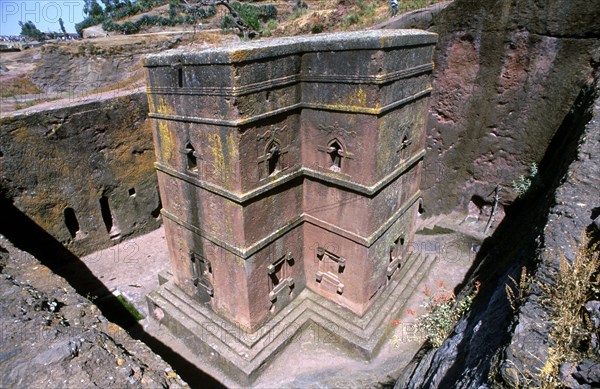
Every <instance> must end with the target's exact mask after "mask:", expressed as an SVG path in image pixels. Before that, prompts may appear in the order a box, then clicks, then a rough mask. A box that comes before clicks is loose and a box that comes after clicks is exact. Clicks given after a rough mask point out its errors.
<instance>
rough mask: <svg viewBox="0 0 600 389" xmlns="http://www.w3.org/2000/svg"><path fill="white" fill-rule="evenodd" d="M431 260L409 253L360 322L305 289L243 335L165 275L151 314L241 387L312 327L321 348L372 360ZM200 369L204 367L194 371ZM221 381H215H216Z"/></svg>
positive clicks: (150, 297) (152, 296)
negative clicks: (328, 345) (335, 348)
mask: <svg viewBox="0 0 600 389" xmlns="http://www.w3.org/2000/svg"><path fill="white" fill-rule="evenodd" d="M436 259H437V258H436V257H433V256H421V255H416V254H413V257H411V258H409V260H408V261H407V262H406V263H407V264H410V266H408V265H407V266H405V267H403V268H401V269H400V271H399V272H398V273H399V274H398V275H397V276H395V277H393V279H392V280H391V281H390V285H388V286H387V287H386V289H385V290H384V292H383V294H382V295H381V296H380V297H379V298H378V299H377V301H376V302H375V303H374V304H373V305H372V306H371V307H370V308H369V309H368V310H367V312H366V313H365V314H364V315H363V316H362V317H359V316H357V315H356V314H354V313H352V312H351V311H349V310H347V309H345V308H342V307H340V306H338V305H337V304H335V303H333V302H331V301H329V300H327V299H325V298H323V297H321V296H319V295H317V294H316V293H314V292H312V291H311V290H309V289H304V290H303V291H302V292H301V293H300V295H299V296H298V297H297V298H295V299H294V300H293V301H292V302H291V303H290V304H289V305H287V306H286V307H285V308H284V309H282V310H281V311H280V312H279V313H278V314H277V315H276V316H275V317H273V318H272V319H271V320H269V321H268V322H266V323H265V324H264V325H263V326H262V327H261V328H259V329H258V330H257V331H255V332H254V333H247V332H245V331H244V330H243V329H242V328H241V327H240V326H238V325H235V324H233V323H231V322H229V321H227V320H226V319H224V318H222V317H221V316H219V315H218V314H217V313H215V312H214V311H213V310H212V309H211V307H210V305H209V304H203V303H200V302H198V301H196V300H195V299H193V298H191V297H190V296H189V295H187V294H185V293H184V292H183V291H182V290H181V289H179V288H178V287H177V286H176V285H175V283H174V281H173V279H172V275H170V274H169V273H164V274H161V275H159V281H160V283H161V286H160V287H159V289H158V290H156V291H154V292H152V293H151V294H149V295H148V297H147V298H148V304H149V308H150V312H152V313H153V314H154V318H155V319H157V320H159V322H160V324H161V325H164V326H166V328H168V329H169V330H170V331H171V332H172V333H173V334H174V335H175V336H177V337H178V338H180V339H182V340H183V341H184V343H185V344H186V346H187V347H188V348H189V349H190V350H191V351H192V352H194V353H195V354H197V355H202V356H205V358H203V360H205V361H206V364H207V365H210V366H211V369H210V370H211V371H215V370H217V371H219V372H220V373H222V375H223V376H224V377H227V378H228V379H230V380H233V381H235V382H237V383H239V384H240V385H251V384H252V383H253V382H254V381H255V380H256V379H257V378H258V376H259V375H260V374H261V373H262V372H263V370H264V369H265V368H266V367H267V366H268V365H269V363H270V362H271V361H272V360H274V359H275V358H276V357H277V355H278V354H279V353H280V352H281V351H282V350H283V349H284V348H285V347H286V345H288V344H289V343H290V342H293V341H294V339H297V337H298V336H300V334H301V333H302V331H303V330H304V329H305V328H307V327H309V326H311V325H313V324H315V325H314V326H311V327H312V328H317V331H315V333H314V334H313V336H315V337H319V339H320V340H321V341H323V342H324V343H328V342H330V343H335V344H337V345H338V346H340V345H341V346H343V347H342V349H343V350H344V351H345V352H346V353H347V354H349V355H351V356H353V357H358V358H360V359H363V360H367V361H368V360H370V359H371V358H372V357H374V356H375V355H376V354H377V352H378V350H379V348H380V347H381V345H382V344H383V342H384V341H385V340H387V339H388V338H389V336H390V333H389V329H390V322H391V321H392V320H393V319H394V318H395V317H397V315H398V314H399V312H401V311H402V309H403V307H404V306H405V304H406V302H407V301H408V299H409V298H410V296H411V295H412V294H413V293H414V292H415V291H416V290H417V287H418V285H419V284H420V283H421V281H422V280H423V279H424V278H425V277H426V276H427V275H428V272H429V269H430V268H431V266H432V265H433V263H434V262H435V261H436ZM198 367H199V368H200V369H202V368H203V367H202V366H198ZM216 378H219V377H216Z"/></svg>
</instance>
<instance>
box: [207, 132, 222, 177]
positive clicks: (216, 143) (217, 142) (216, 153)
mask: <svg viewBox="0 0 600 389" xmlns="http://www.w3.org/2000/svg"><path fill="white" fill-rule="evenodd" d="M208 143H210V152H211V154H212V157H213V169H214V175H215V178H218V177H222V178H224V175H226V169H225V155H224V150H223V144H222V142H221V136H220V135H219V134H211V135H209V136H208Z"/></svg>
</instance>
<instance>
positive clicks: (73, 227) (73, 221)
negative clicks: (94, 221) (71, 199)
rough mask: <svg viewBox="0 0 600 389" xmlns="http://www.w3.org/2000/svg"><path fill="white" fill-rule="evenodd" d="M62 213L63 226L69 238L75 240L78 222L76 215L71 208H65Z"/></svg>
mask: <svg viewBox="0 0 600 389" xmlns="http://www.w3.org/2000/svg"><path fill="white" fill-rule="evenodd" d="M63 213H64V217H65V226H66V227H67V229H68V230H69V234H71V238H75V236H76V235H77V233H78V232H79V221H78V220H77V215H75V210H74V209H73V208H71V207H67V208H65V210H64V211H63Z"/></svg>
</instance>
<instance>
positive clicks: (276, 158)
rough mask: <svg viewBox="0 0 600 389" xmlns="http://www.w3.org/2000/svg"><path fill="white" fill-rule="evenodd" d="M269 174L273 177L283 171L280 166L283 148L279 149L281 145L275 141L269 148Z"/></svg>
mask: <svg viewBox="0 0 600 389" xmlns="http://www.w3.org/2000/svg"><path fill="white" fill-rule="evenodd" d="M266 154H267V169H268V171H267V173H268V175H269V176H270V175H273V174H275V173H277V172H278V171H279V170H281V166H280V162H281V161H280V157H281V148H280V147H279V143H277V142H275V141H273V142H271V143H270V144H269V147H267V152H266Z"/></svg>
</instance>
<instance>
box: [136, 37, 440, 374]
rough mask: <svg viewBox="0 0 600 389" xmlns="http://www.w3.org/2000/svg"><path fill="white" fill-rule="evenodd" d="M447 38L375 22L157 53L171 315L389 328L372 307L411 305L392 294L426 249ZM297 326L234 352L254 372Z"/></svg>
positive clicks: (154, 73) (163, 296)
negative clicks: (431, 115)
mask: <svg viewBox="0 0 600 389" xmlns="http://www.w3.org/2000/svg"><path fill="white" fill-rule="evenodd" d="M435 42H436V35H435V34H431V33H426V32H423V31H416V30H396V31H361V32H354V33H344V34H324V35H317V36H310V37H296V38H286V39H276V40H269V41H258V42H250V43H244V44H240V45H237V46H233V47H229V48H219V49H211V50H203V51H198V52H182V51H171V52H167V53H164V54H159V55H151V56H148V57H147V58H146V59H145V63H144V64H145V66H146V67H147V69H148V82H149V87H148V99H149V106H150V116H151V117H152V118H154V119H155V123H156V125H155V131H154V140H155V145H156V157H157V162H156V168H157V171H158V178H159V185H160V190H161V197H162V199H163V207H164V209H163V211H162V213H163V216H164V218H163V220H164V223H165V229H166V234H167V240H168V246H169V254H170V258H171V262H172V275H173V277H172V280H171V281H169V282H167V283H166V284H165V285H163V287H161V290H159V291H157V293H155V294H154V295H152V296H151V297H150V300H151V305H152V307H153V308H160V309H162V311H163V312H162V315H163V316H164V319H163V320H165V323H167V324H168V325H169V326H170V328H172V329H173V330H174V331H175V332H177V331H183V332H186V331H191V332H192V333H195V330H194V329H192V328H189V326H192V327H194V326H198V323H201V322H202V323H205V322H210V323H214V325H215V326H217V327H219V328H221V327H222V326H223V324H222V323H229V324H228V325H234V326H236V328H238V327H239V328H240V329H241V330H243V331H245V332H247V333H253V334H256V333H260V332H261V329H264V328H265V326H269V328H273V324H272V323H279V322H280V321H281V320H283V319H282V318H283V317H286V318H287V317H290V315H292V316H294V315H296V316H294V317H296V318H297V320H298V322H297V323H293V324H297V325H298V326H297V327H294V328H296V329H299V328H300V327H301V326H302V325H303V323H305V322H306V321H307V320H312V321H314V322H319V320H321V319H317V318H316V316H319V315H321V314H323V315H325V316H323V317H327V316H331V315H333V313H332V314H327V312H334V311H335V312H337V311H340V312H344V314H343V315H341V316H340V315H337V314H335V316H336V317H341V319H340V320H341V322H340V323H347V326H348V328H349V329H348V331H349V333H351V334H352V333H353V334H354V335H348V336H344V335H342V337H344V339H346V341H347V342H348V343H349V344H350V345H354V346H355V347H357V348H358V349H359V350H361V351H360V352H361V354H362V355H365V356H366V357H368V356H369V355H371V353H372V352H373V350H375V349H376V347H375V346H374V345H376V344H378V342H379V340H380V339H381V336H382V335H383V334H380V333H378V334H377V336H376V338H377V339H374V338H372V336H375V335H374V334H375V331H371V330H368V331H367V330H365V328H367V327H368V325H366V324H364V325H363V324H359V323H362V322H364V321H365V320H367V319H365V318H366V317H369V315H371V316H373V315H375V316H376V312H375V311H374V310H375V308H373V307H375V306H377V308H376V310H377V311H380V310H383V312H384V313H385V314H386V315H387V314H389V313H390V312H391V311H393V310H394V309H395V308H398V307H397V305H398V304H397V302H394V301H393V299H392V298H390V296H392V295H393V294H394V293H408V292H410V288H409V290H408V291H404V290H403V289H402V288H405V287H406V288H408V287H409V285H408V283H407V280H404V279H403V278H402V275H406V274H408V273H410V271H409V270H410V269H413V270H414V269H420V268H421V265H422V260H423V259H422V258H419V257H418V256H415V255H413V256H411V255H410V253H409V252H408V251H409V249H408V246H409V245H408V242H410V241H411V240H412V237H413V234H414V225H415V222H414V221H415V217H416V216H417V212H418V208H419V206H420V192H419V183H420V178H421V169H422V159H423V156H424V153H425V149H424V145H425V123H426V122H425V121H426V115H427V96H428V94H429V92H430V90H431V86H430V77H431V71H432V68H433V65H432V62H431V58H432V53H433V49H434V44H435ZM414 271H417V270H414ZM401 286H402V287H401ZM411 287H412V286H411ZM398 288H400V289H398ZM386 296H387V297H386ZM307 301H311V302H310V303H309V302H307ZM315 304H316V305H315ZM308 307H312V308H311V309H309V308H308ZM394 307H395V308H394ZM178 310H184V311H185V312H186V315H187V316H186V317H188V318H189V321H186V320H187V319H185V320H184V319H181V318H182V317H183V316H182V315H180V314H175V312H176V311H178ZM299 310H301V311H302V312H307V310H308V311H310V312H311V313H310V314H306V315H309V317H307V318H305V319H300V318H301V317H302V315H303V313H302V312H300V311H299ZM389 310H391V311H389ZM327 320H330V319H329V318H328V319H327ZM369 320H370V319H369ZM369 320H367V321H369ZM194 323H195V324H194ZM219 323H221V324H219ZM290 325H291V324H288V325H287V327H285V328H289V326H290ZM336 325H341V324H336ZM353 326H354V327H353ZM282 331H283V330H282ZM205 332H206V331H205ZM294 332H295V331H289V330H285V331H283V332H281V333H283V334H284V335H278V338H277V339H278V340H277V341H275V339H274V338H273V337H269V338H268V339H269V340H268V341H267V342H266V343H265V344H264V345H262V346H260V347H259V348H256V347H257V346H256V345H248V344H246V345H245V346H243V347H242V346H240V347H242V349H243V348H244V347H246V348H248V347H249V350H251V351H248V350H246V349H244V350H245V351H244V352H242V354H243V355H246V358H250V359H246V362H244V363H242V362H241V361H237V362H236V361H235V359H236V358H238V357H239V358H242V359H244V357H241V356H240V355H242V354H239V353H238V354H239V355H238V357H235V358H234V356H233V355H235V354H236V353H235V352H234V353H233V354H232V356H231V358H229V357H226V359H228V360H229V361H231V363H232V364H233V365H234V366H238V367H240V366H246V368H244V369H242V370H243V372H242V373H240V374H241V376H243V377H246V378H248V377H252V376H253V374H255V373H256V372H257V369H258V366H261V365H263V363H264V361H265V360H267V359H268V358H267V357H268V355H271V353H272V352H274V351H276V350H277V349H279V347H280V346H281V345H284V344H285V343H286V341H288V340H289V338H291V337H292V336H293V334H294ZM270 333H271V334H272V332H270ZM286 339H287V340H286ZM360 339H362V340H360ZM196 340H197V342H199V344H203V345H204V346H202V347H209V348H211V349H213V350H214V349H215V347H216V348H217V349H219V350H222V347H217V346H215V343H214V342H212V341H208V340H207V338H206V337H203V336H200V335H198V336H197V339H196ZM272 342H275V343H273V345H271V346H269V344H271V343H272ZM365 344H368V345H370V346H365ZM197 347H199V348H200V349H201V348H202V347H200V346H197ZM252 350H254V351H252ZM257 353H259V354H261V356H260V357H259V356H257V355H258V354H257ZM248 355H250V356H248ZM248 361H260V363H259V364H258V365H257V366H255V367H252V364H253V363H254V362H248ZM245 364H246V365H245ZM242 381H243V380H242Z"/></svg>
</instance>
